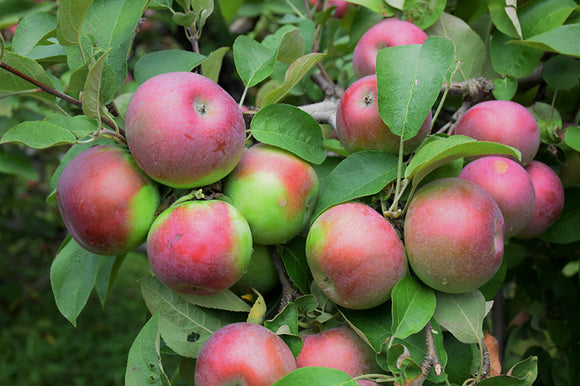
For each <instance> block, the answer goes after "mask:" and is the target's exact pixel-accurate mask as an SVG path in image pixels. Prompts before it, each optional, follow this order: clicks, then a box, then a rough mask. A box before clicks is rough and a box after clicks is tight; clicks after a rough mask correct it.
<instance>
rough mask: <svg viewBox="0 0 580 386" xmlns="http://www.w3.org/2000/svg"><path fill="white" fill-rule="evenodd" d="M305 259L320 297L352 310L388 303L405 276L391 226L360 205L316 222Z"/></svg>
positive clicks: (333, 211)
mask: <svg viewBox="0 0 580 386" xmlns="http://www.w3.org/2000/svg"><path fill="white" fill-rule="evenodd" d="M306 259H307V261H308V265H309V267H310V270H311V271H312V275H313V277H314V280H315V281H316V284H317V285H318V286H319V287H320V289H321V290H322V292H323V293H324V294H325V295H326V296H328V298H329V299H330V300H332V301H333V302H335V303H336V304H338V305H340V306H342V307H345V308H350V309H366V308H371V307H375V306H378V305H379V304H381V303H383V302H385V301H387V300H388V299H389V298H390V297H391V291H392V289H393V287H394V286H395V284H396V283H397V282H398V281H399V280H400V279H401V278H402V277H404V276H405V274H406V273H407V265H406V259H405V249H404V247H403V243H402V241H401V239H400V238H399V235H398V234H397V232H396V231H395V228H394V227H393V225H392V224H391V223H390V222H389V221H387V219H385V218H384V217H383V216H381V215H380V214H379V213H378V212H377V211H376V210H374V209H373V208H371V207H370V206H368V205H365V204H362V203H358V202H349V203H343V204H339V205H336V206H333V207H331V208H330V209H328V210H326V211H324V212H323V213H322V214H321V215H320V216H318V217H317V218H316V220H314V222H313V223H312V226H311V227H310V230H309V232H308V236H307V238H306Z"/></svg>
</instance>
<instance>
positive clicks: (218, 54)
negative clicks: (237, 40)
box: [201, 47, 230, 83]
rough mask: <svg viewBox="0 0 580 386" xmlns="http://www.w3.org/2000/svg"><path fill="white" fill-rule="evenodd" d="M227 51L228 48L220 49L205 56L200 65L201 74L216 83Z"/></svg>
mask: <svg viewBox="0 0 580 386" xmlns="http://www.w3.org/2000/svg"><path fill="white" fill-rule="evenodd" d="M229 49H230V48H229V47H220V48H218V49H216V50H213V51H212V52H211V54H209V55H208V56H207V58H206V59H205V60H204V61H203V62H202V63H201V72H202V73H203V75H204V76H205V77H207V78H209V79H211V80H213V81H214V82H216V83H218V80H219V76H220V72H221V69H222V63H223V60H224V56H225V55H226V53H227V52H228V50H229Z"/></svg>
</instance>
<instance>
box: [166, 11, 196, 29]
mask: <svg viewBox="0 0 580 386" xmlns="http://www.w3.org/2000/svg"><path fill="white" fill-rule="evenodd" d="M196 16H197V15H196V14H195V13H193V12H187V13H183V12H175V13H174V14H173V16H172V19H173V21H174V22H175V23H176V24H177V25H180V26H182V27H189V26H191V25H192V24H193V23H194V22H195V19H196Z"/></svg>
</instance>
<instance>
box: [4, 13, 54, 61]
mask: <svg viewBox="0 0 580 386" xmlns="http://www.w3.org/2000/svg"><path fill="white" fill-rule="evenodd" d="M56 26H57V21H56V17H54V16H53V15H49V14H48V13H43V12H34V13H29V14H28V15H26V16H25V17H24V18H23V19H22V20H21V21H20V22H19V23H18V28H17V29H16V33H15V34H14V38H13V39H12V51H13V52H15V53H17V54H19V55H22V56H28V54H30V52H31V51H32V49H33V48H34V47H35V46H36V45H37V44H38V43H39V42H40V41H41V40H43V39H45V38H46V37H47V35H49V34H50V33H51V32H53V31H54V30H55V29H56Z"/></svg>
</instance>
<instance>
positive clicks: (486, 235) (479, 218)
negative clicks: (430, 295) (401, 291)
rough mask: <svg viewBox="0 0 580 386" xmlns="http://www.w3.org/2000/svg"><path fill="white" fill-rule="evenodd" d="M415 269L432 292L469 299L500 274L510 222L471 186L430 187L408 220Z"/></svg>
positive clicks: (441, 183) (446, 183)
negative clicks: (506, 233) (506, 228)
mask: <svg viewBox="0 0 580 386" xmlns="http://www.w3.org/2000/svg"><path fill="white" fill-rule="evenodd" d="M405 246H406V248H407V256H408V259H409V263H410V265H411V268H412V269H413V271H414V272H415V274H416V275H417V276H418V277H419V279H421V280H422V281H423V282H424V283H425V284H427V285H428V286H430V287H432V288H434V289H436V290H439V291H442V292H447V293H464V292H469V291H471V290H474V289H476V288H479V287H480V286H482V285H483V284H485V283H487V282H488V281H489V280H490V279H491V278H492V277H493V275H494V274H495V273H496V272H497V270H498V269H499V267H500V265H501V263H502V260H503V250H504V219H503V216H502V214H501V211H500V209H499V207H498V206H497V204H496V203H495V201H494V200H493V199H492V198H491V196H490V195H489V194H488V193H487V192H486V191H485V190H483V188H480V187H479V186H477V185H476V184H474V183H473V182H471V181H468V180H465V179H463V178H459V177H448V178H441V179H438V180H435V181H433V182H430V183H428V184H427V185H424V186H423V187H422V188H420V189H419V190H418V191H417V192H416V193H415V195H414V196H413V198H412V200H411V203H410V204H409V208H408V210H407V214H406V216H405Z"/></svg>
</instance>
